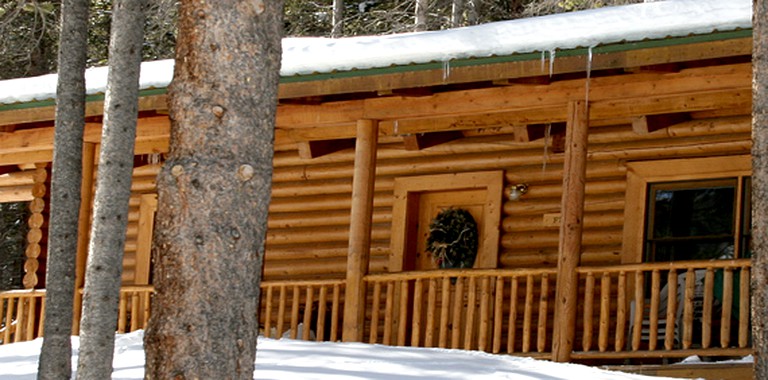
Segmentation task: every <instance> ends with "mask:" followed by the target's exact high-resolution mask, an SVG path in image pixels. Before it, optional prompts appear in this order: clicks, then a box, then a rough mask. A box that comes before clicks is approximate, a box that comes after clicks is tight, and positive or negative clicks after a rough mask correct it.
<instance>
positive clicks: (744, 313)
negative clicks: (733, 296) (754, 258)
mask: <svg viewBox="0 0 768 380" xmlns="http://www.w3.org/2000/svg"><path fill="white" fill-rule="evenodd" d="M747 344H749V267H742V268H741V278H740V279H739V347H741V348H744V347H747Z"/></svg>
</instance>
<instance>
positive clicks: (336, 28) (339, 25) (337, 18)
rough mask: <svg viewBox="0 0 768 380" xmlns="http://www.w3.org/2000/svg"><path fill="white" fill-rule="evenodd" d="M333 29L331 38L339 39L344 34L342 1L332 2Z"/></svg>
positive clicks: (334, 0) (335, 0)
mask: <svg viewBox="0 0 768 380" xmlns="http://www.w3.org/2000/svg"><path fill="white" fill-rule="evenodd" d="M331 22H332V23H333V28H332V29H331V37H334V38H335V37H341V35H342V34H343V33H344V0H333V18H332V19H331Z"/></svg>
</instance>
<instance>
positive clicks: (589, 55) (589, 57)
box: [584, 46, 592, 104]
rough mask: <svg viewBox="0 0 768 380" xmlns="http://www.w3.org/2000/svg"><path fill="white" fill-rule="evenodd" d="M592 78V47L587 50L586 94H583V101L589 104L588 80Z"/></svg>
mask: <svg viewBox="0 0 768 380" xmlns="http://www.w3.org/2000/svg"><path fill="white" fill-rule="evenodd" d="M591 77H592V46H590V47H589V48H588V49H587V83H586V86H585V87H586V90H585V91H586V93H585V94H584V101H585V103H586V104H589V80H590V78H591Z"/></svg>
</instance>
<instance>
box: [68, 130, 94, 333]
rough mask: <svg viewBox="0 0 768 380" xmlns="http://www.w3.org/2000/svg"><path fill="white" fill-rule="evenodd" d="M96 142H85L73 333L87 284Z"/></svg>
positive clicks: (77, 327) (76, 331)
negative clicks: (84, 286) (83, 289)
mask: <svg viewBox="0 0 768 380" xmlns="http://www.w3.org/2000/svg"><path fill="white" fill-rule="evenodd" d="M97 151H98V150H97V149H96V144H94V143H88V142H84V143H83V173H82V179H81V182H80V214H79V216H78V218H79V219H78V222H77V258H76V262H75V302H74V307H73V308H72V313H73V316H72V334H73V335H79V334H80V315H81V309H82V306H83V294H82V293H81V292H80V289H82V288H83V285H85V262H86V260H87V259H88V241H89V240H90V239H89V237H90V231H91V210H92V207H91V206H92V204H93V199H92V198H93V175H94V173H95V172H96V160H97V158H96V152H97Z"/></svg>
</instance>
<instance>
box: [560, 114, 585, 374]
mask: <svg viewBox="0 0 768 380" xmlns="http://www.w3.org/2000/svg"><path fill="white" fill-rule="evenodd" d="M588 127H589V109H588V105H587V103H586V102H585V101H582V100H580V101H572V102H569V103H568V124H567V127H566V133H565V144H566V145H565V164H564V168H563V197H562V203H561V211H560V212H561V214H560V215H561V216H562V219H561V222H560V242H559V247H558V255H557V257H558V259H557V290H556V296H555V323H554V326H556V327H555V330H554V333H553V339H552V360H553V361H556V362H568V361H570V360H571V352H572V351H573V344H574V342H573V341H574V339H575V336H576V307H577V305H578V299H577V298H578V294H579V288H578V276H577V273H576V268H577V267H578V266H579V261H580V259H581V234H582V229H583V218H584V184H585V182H586V168H587V129H588Z"/></svg>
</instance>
